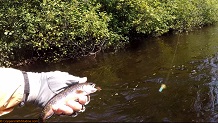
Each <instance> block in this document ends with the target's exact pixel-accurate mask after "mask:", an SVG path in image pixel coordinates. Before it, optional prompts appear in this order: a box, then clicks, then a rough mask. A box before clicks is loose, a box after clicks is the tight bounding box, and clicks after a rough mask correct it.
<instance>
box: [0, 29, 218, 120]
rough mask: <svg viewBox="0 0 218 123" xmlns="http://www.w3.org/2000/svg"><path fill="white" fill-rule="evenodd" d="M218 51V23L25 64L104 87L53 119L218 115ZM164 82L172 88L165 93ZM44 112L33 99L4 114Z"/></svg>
mask: <svg viewBox="0 0 218 123" xmlns="http://www.w3.org/2000/svg"><path fill="white" fill-rule="evenodd" d="M177 44H178V45H177ZM176 47H177V50H175V49H176ZM175 51H176V52H175ZM217 51H218V26H213V27H205V28H203V29H200V30H196V31H194V32H189V33H183V34H177V35H167V36H162V37H159V38H150V39H146V40H145V41H144V43H143V44H141V45H140V46H138V47H135V48H134V49H129V50H127V51H123V52H119V53H116V54H100V55H98V56H97V57H96V58H94V57H90V58H87V59H81V60H79V61H77V62H71V61H70V60H69V61H65V62H61V63H58V64H52V65H42V64H41V65H40V64H39V65H37V66H36V65H34V66H30V67H23V68H21V69H23V70H28V71H52V70H61V71H67V72H69V73H71V74H73V75H78V76H87V77H88V81H91V82H95V83H96V84H97V85H98V86H100V87H101V88H102V91H100V92H96V93H95V94H93V95H92V96H91V102H90V103H89V104H88V105H87V106H86V111H85V112H83V113H80V114H79V115H78V116H77V117H75V118H73V117H68V116H53V117H52V118H50V119H49V121H59V122H78V121H80V122H83V121H91V122H95V121H97V122H100V121H114V122H115V121H125V122H127V121H132V122H134V121H135V122H162V121H167V122H168V121H169V122H170V121H172V122H178V121H182V122H185V121H188V122H191V121H194V122H203V121H218V107H217V104H218V86H217V85H218V55H217V54H216V53H217ZM174 54H175V57H174ZM173 59H174V60H173ZM172 60H173V61H172ZM168 74H169V76H168ZM162 83H165V84H166V87H167V88H166V89H164V90H163V91H162V92H161V93H160V92H159V91H158V90H159V88H160V86H161V84H162ZM40 112H41V109H40V108H38V107H37V106H35V105H32V104H27V105H26V106H25V107H22V108H19V107H17V108H16V109H15V110H14V111H13V112H12V113H10V114H8V115H5V116H3V117H0V118H1V119H4V118H12V119H16V118H19V119H20V118H24V119H34V118H38V115H39V113H40Z"/></svg>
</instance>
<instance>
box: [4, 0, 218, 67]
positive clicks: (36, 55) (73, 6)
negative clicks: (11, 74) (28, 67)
mask: <svg viewBox="0 0 218 123" xmlns="http://www.w3.org/2000/svg"><path fill="white" fill-rule="evenodd" d="M0 8H1V9H0V55H1V59H0V65H1V66H10V65H11V64H12V63H13V62H14V61H16V62H21V61H25V60H27V59H34V60H43V61H48V62H54V61H58V60H61V59H63V58H75V57H78V56H81V55H87V54H88V53H90V52H95V51H98V50H100V49H103V50H107V49H112V50H116V49H119V48H122V47H123V46H124V45H125V44H128V42H129V40H128V39H129V38H128V37H129V36H130V35H131V34H132V33H133V32H134V33H140V34H144V35H154V36H158V35H162V34H164V33H167V32H169V31H171V30H175V31H183V30H190V29H192V28H193V27H201V26H203V25H206V24H213V23H215V22H216V21H217V9H218V2H217V0H55V1H51V0H31V1H27V0H11V1H1V4H0Z"/></svg>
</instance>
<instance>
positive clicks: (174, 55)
mask: <svg viewBox="0 0 218 123" xmlns="http://www.w3.org/2000/svg"><path fill="white" fill-rule="evenodd" d="M179 37H180V34H179V36H178V39H177V40H176V48H175V51H174V54H173V58H172V61H171V64H170V65H171V66H170V68H171V69H172V67H173V63H174V60H175V57H176V52H177V49H178V45H179ZM171 69H170V70H171ZM170 70H169V72H168V73H167V77H166V81H165V83H163V84H161V87H160V89H159V92H162V90H163V89H165V88H166V83H167V82H168V80H169V77H170V72H171V71H170Z"/></svg>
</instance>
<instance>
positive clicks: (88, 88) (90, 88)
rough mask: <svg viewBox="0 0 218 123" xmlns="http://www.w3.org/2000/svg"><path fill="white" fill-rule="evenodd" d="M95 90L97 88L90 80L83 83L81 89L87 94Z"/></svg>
mask: <svg viewBox="0 0 218 123" xmlns="http://www.w3.org/2000/svg"><path fill="white" fill-rule="evenodd" d="M97 90H98V89H97V88H95V83H92V82H88V83H85V85H84V86H83V91H85V92H86V93H87V94H91V93H94V92H96V91H97Z"/></svg>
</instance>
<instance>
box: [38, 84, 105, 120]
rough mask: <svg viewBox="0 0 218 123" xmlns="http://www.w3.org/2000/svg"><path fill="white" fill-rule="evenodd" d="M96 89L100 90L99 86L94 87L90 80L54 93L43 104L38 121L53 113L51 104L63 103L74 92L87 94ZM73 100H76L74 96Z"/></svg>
mask: <svg viewBox="0 0 218 123" xmlns="http://www.w3.org/2000/svg"><path fill="white" fill-rule="evenodd" d="M97 90H101V89H100V87H96V88H95V84H94V83H91V82H87V83H79V84H76V85H73V86H70V87H68V88H67V89H65V90H63V91H62V92H60V93H59V94H57V95H55V96H54V97H52V98H51V99H50V100H49V101H48V103H47V104H46V105H45V107H44V108H43V110H42V112H41V114H40V116H39V122H40V123H41V122H45V120H46V119H49V118H50V117H51V116H52V115H53V114H54V112H53V110H52V106H53V105H56V104H61V103H64V101H65V100H66V98H68V97H69V96H71V97H72V95H76V94H82V95H89V94H91V93H94V92H96V91H97ZM74 100H75V101H76V100H77V98H76V96H75V99H74Z"/></svg>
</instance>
